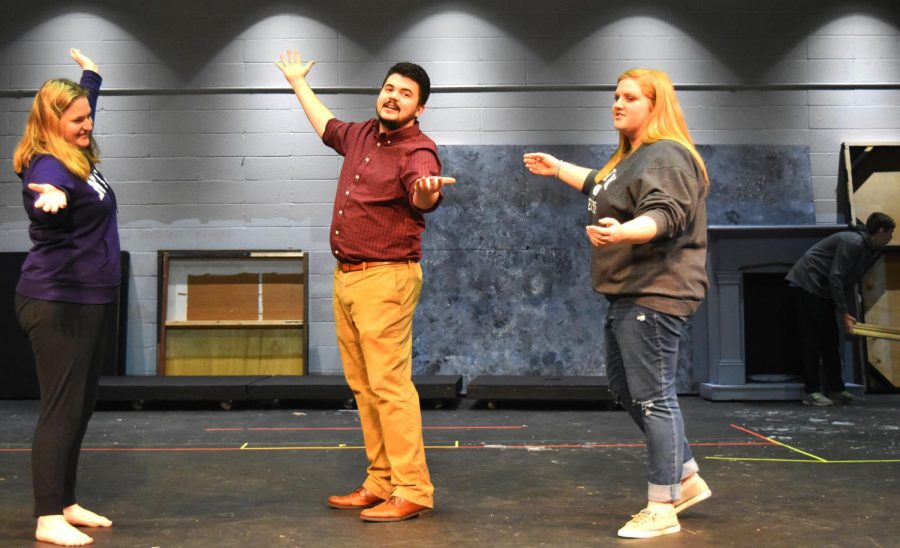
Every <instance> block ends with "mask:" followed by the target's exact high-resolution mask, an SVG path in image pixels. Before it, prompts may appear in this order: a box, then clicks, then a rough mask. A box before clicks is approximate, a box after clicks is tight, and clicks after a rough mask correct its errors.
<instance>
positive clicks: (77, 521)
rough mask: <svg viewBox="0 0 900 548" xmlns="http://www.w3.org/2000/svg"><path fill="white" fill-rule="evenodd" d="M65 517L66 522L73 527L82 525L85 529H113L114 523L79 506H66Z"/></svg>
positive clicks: (64, 509)
mask: <svg viewBox="0 0 900 548" xmlns="http://www.w3.org/2000/svg"><path fill="white" fill-rule="evenodd" d="M63 516H65V518H66V521H68V522H69V523H71V524H72V525H80V526H83V527H111V526H112V522H111V521H109V520H108V519H107V518H105V517H103V516H100V515H98V514H95V513H93V512H91V511H90V510H88V509H86V508H82V507H81V506H78V505H77V504H73V505H72V506H66V507H65V508H63Z"/></svg>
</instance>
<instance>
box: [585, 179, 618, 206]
mask: <svg viewBox="0 0 900 548" xmlns="http://www.w3.org/2000/svg"><path fill="white" fill-rule="evenodd" d="M615 180H616V170H615V169H613V170H612V171H610V172H609V173H608V174H607V175H606V177H604V178H603V182H602V183H601V184H599V185H594V188H593V190H591V196H590V197H589V198H588V211H590V212H591V213H597V201H596V200H595V199H594V197H595V196H597V195H599V194H600V191H601V190H606V187H608V186H609V183H611V182H613V181H615Z"/></svg>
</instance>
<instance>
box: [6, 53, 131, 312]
mask: <svg viewBox="0 0 900 548" xmlns="http://www.w3.org/2000/svg"><path fill="white" fill-rule="evenodd" d="M100 82H101V78H100V75H99V74H97V73H95V72H91V71H87V70H86V71H84V73H83V74H82V76H81V85H82V86H84V87H86V88H87V89H88V90H89V91H90V94H89V97H88V102H89V103H90V105H91V116H93V117H94V119H95V120H96V112H97V97H98V96H99V94H100ZM19 175H20V177H22V202H23V203H24V205H25V211H26V212H27V213H28V218H29V219H30V220H31V225H30V226H29V227H28V234H29V236H30V237H31V241H32V243H33V244H34V245H33V247H32V248H31V250H30V251H29V252H28V257H27V258H26V259H25V262H24V264H22V276H21V277H20V278H19V284H18V285H17V286H16V292H18V293H19V294H21V295H23V296H25V297H30V298H32V299H41V300H45V301H64V302H71V303H81V304H103V303H109V302H112V301H113V300H115V298H116V295H117V293H118V289H119V283H120V280H121V269H120V250H119V231H118V226H117V221H116V197H115V194H113V191H112V188H110V186H109V184H108V183H107V182H106V180H105V179H104V178H103V175H101V174H100V172H99V171H97V168H94V169H93V170H92V171H91V174H90V176H89V177H88V180H87V181H83V180H82V179H79V178H78V177H77V176H76V175H74V174H73V173H72V172H70V171H69V170H68V169H66V166H65V165H64V164H63V163H62V162H60V161H59V160H57V159H56V157H54V156H49V155H37V156H35V157H34V158H32V160H31V164H29V166H28V168H26V169H25V173H23V174H19ZM28 183H45V184H50V185H53V186H55V187H56V188H58V189H60V190H62V191H63V192H65V193H66V195H67V197H68V200H67V202H68V205H67V207H66V208H65V209H61V210H59V212H58V213H56V214H51V213H44V211H42V210H41V209H35V208H34V202H35V201H36V200H37V198H38V193H36V192H34V191H32V190H29V189H28Z"/></svg>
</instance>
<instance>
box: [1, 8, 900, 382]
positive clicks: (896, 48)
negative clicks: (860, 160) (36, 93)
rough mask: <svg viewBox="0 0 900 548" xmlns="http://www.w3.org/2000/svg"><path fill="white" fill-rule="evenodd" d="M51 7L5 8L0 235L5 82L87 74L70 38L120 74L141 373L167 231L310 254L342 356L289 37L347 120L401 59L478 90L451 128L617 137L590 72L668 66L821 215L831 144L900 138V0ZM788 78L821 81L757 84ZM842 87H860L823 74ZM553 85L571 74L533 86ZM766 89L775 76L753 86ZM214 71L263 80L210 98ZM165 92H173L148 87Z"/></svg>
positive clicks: (327, 367) (17, 233) (702, 106)
mask: <svg viewBox="0 0 900 548" xmlns="http://www.w3.org/2000/svg"><path fill="white" fill-rule="evenodd" d="M46 4H47V5H48V6H49V7H45V8H43V9H42V10H41V11H40V12H36V11H34V6H35V4H34V3H33V2H25V1H23V0H5V1H4V2H3V3H2V6H0V92H5V93H2V94H0V139H2V151H3V152H2V154H0V158H2V159H0V251H21V250H26V249H28V246H29V242H28V238H27V234H26V228H27V225H26V222H25V217H24V214H23V213H22V210H21V203H20V197H19V185H18V182H17V181H16V180H15V176H14V174H13V173H12V168H11V162H10V160H9V158H10V156H11V154H12V151H13V149H14V146H15V143H16V142H17V140H18V138H19V136H20V134H21V129H22V124H23V121H24V119H25V112H26V110H27V109H28V108H29V104H30V98H22V97H15V96H14V95H15V93H14V92H15V90H26V91H31V92H32V94H33V90H34V89H36V88H37V87H38V86H39V85H40V84H41V82H43V81H44V80H46V79H47V78H51V77H57V76H68V77H71V78H76V77H77V74H78V72H77V70H76V69H75V65H74V64H73V63H71V62H70V60H69V59H68V57H67V53H66V52H67V48H69V47H73V46H74V47H79V48H81V49H83V50H84V51H85V52H86V53H88V54H89V55H91V56H92V57H93V58H94V59H95V60H96V61H98V63H99V64H100V65H101V67H102V73H103V75H104V78H105V85H106V89H117V88H118V89H122V90H127V91H128V93H125V94H123V95H121V96H113V97H109V96H108V97H105V98H102V99H101V109H102V110H101V112H100V113H99V115H98V124H97V135H98V139H99V141H100V145H101V151H102V153H103V157H104V162H103V164H102V169H103V171H104V174H105V175H106V176H107V177H108V178H109V179H110V180H111V181H113V182H114V184H115V185H116V190H117V193H118V195H119V197H120V203H121V206H120V212H119V213H120V219H121V224H120V227H121V235H122V241H123V247H124V248H125V249H128V250H129V251H131V252H132V269H133V277H132V280H131V282H132V283H131V294H130V298H131V310H130V313H129V343H128V357H127V360H128V371H129V372H130V373H133V374H152V373H153V372H154V370H155V362H156V350H155V343H156V325H155V322H156V250H157V249H161V248H175V249H178V248H286V249H303V250H307V251H309V252H310V253H311V270H312V276H311V287H310V298H311V302H310V307H311V308H310V320H311V325H310V347H311V348H310V350H311V356H310V362H311V363H310V368H311V371H312V372H316V373H336V372H338V371H339V370H340V360H339V358H338V355H337V351H336V347H335V343H334V333H333V325H332V316H331V299H330V271H331V269H332V266H333V263H332V259H331V257H330V254H329V253H328V240H327V232H328V222H329V217H330V210H331V207H330V204H331V200H332V197H333V196H332V195H333V191H334V184H335V177H336V174H337V172H338V169H339V165H340V159H339V157H337V156H336V155H335V154H334V153H333V152H331V151H330V150H329V149H327V148H326V147H324V146H323V145H322V144H321V143H320V142H319V141H318V139H317V138H316V137H315V135H314V133H312V131H311V129H310V128H309V125H308V123H307V122H306V120H305V118H304V116H303V114H302V113H301V112H300V111H299V110H298V108H297V103H296V99H294V97H293V96H292V95H291V94H289V93H287V92H285V93H277V94H272V93H261V92H259V91H263V90H264V89H268V88H277V89H282V90H286V85H285V83H284V82H283V79H282V77H281V75H280V73H279V71H278V70H277V69H276V68H275V67H274V66H273V64H272V62H273V60H274V59H275V58H276V57H277V54H278V52H279V51H282V50H284V49H285V48H296V49H300V50H301V51H302V52H303V53H304V56H307V57H310V58H313V59H316V60H317V61H318V64H317V66H316V67H315V68H314V69H313V70H314V72H313V75H312V77H311V81H312V83H313V85H314V86H320V87H334V88H337V89H338V90H339V91H340V90H344V91H343V92H338V93H325V94H323V95H322V99H323V100H324V101H325V103H326V104H327V105H328V106H329V107H330V108H332V109H333V110H334V112H335V114H337V115H338V116H340V117H342V118H345V119H355V120H359V119H364V118H366V117H368V116H370V115H371V112H372V105H373V102H374V95H367V94H359V93H355V92H352V91H354V90H348V89H346V88H347V87H353V86H356V87H359V86H364V87H368V86H373V85H377V84H378V83H380V80H381V78H382V77H383V73H384V71H385V70H386V68H387V67H388V66H389V65H390V64H392V62H393V61H395V60H399V59H401V58H403V59H408V60H411V61H415V62H419V63H421V64H423V65H424V66H425V67H426V68H427V69H428V71H429V73H430V74H431V77H432V79H433V82H434V85H435V86H464V85H465V86H473V87H471V88H469V89H467V90H463V91H459V90H455V91H440V90H439V91H438V92H437V93H435V94H434V95H433V96H432V99H431V101H430V102H429V105H428V107H429V108H428V110H427V111H426V113H425V114H424V116H423V117H422V126H423V129H424V130H425V131H426V132H427V133H429V135H431V136H432V137H433V138H434V139H435V140H436V141H437V142H438V144H440V145H482V144H487V145H495V144H499V145H527V146H538V145H540V146H550V145H583V144H611V143H613V142H614V141H615V133H614V132H613V131H612V130H611V124H610V122H609V117H608V111H607V108H608V106H609V104H610V102H611V93H610V92H607V91H602V92H598V91H595V90H590V89H588V90H585V89H583V88H582V89H579V88H578V86H585V85H597V84H611V83H613V82H614V81H615V78H616V76H617V75H618V74H619V73H620V72H621V71H623V70H625V69H627V68H630V67H633V66H653V67H657V68H662V69H664V70H666V71H667V72H669V74H670V75H671V76H672V78H673V80H674V81H675V82H676V84H682V85H685V84H707V85H712V84H731V85H735V86H736V89H734V90H732V89H729V90H715V89H709V87H707V88H703V89H700V90H697V91H681V92H679V96H680V99H681V101H682V104H683V106H684V108H685V114H686V116H687V119H688V123H689V125H690V127H691V129H692V132H693V135H694V137H695V140H696V141H697V142H698V143H702V144H710V145H719V144H741V145H744V144H775V145H800V146H807V147H809V150H810V155H809V160H810V168H811V174H812V190H813V198H814V209H815V218H816V220H817V221H818V222H820V223H833V222H835V221H836V220H838V219H837V215H836V209H835V190H836V183H837V166H838V160H837V154H838V151H839V146H840V143H841V142H843V141H900V106H898V105H900V86H898V85H897V84H898V82H900V30H898V27H900V7H898V3H897V2H895V1H893V0H883V1H874V0H872V1H859V0H856V1H854V0H846V1H835V0H802V1H792V2H785V1H783V0H779V1H776V0H759V1H756V2H745V1H743V0H680V1H662V0H657V1H644V2H632V3H627V4H626V3H621V2H609V1H597V0H559V1H557V2H553V3H552V4H549V5H550V6H551V8H550V9H548V3H547V2H545V1H537V0H525V1H516V2H506V1H501V0H481V1H456V2H422V1H411V0H410V1H385V2H356V1H350V0H334V1H331V2H327V3H323V2H320V1H311V0H310V1H305V2H288V1H279V2H272V1H267V0H258V1H254V2H248V1H244V0H220V1H216V2H205V1H196V2H183V1H182V2H174V1H172V0H160V1H156V2H145V1H141V2H138V1H127V0H84V1H80V2H48V3H46ZM793 83H799V84H812V86H802V85H801V86H798V87H796V88H794V87H792V88H791V89H784V90H779V89H772V88H771V87H766V86H767V85H772V84H793ZM832 83H836V84H841V85H842V86H846V85H847V84H850V87H842V86H831V88H834V89H810V88H811V87H812V88H817V87H825V88H828V87H829V86H821V85H822V84H832ZM874 83H888V84H893V85H887V86H873V85H872V84H874ZM550 84H569V85H572V86H573V89H571V90H568V91H542V90H540V89H528V87H529V86H530V87H531V88H534V87H535V86H542V85H550ZM755 84H761V85H762V86H763V88H762V89H758V88H753V87H750V88H747V87H745V86H747V85H755ZM854 84H855V85H857V88H854V87H853V85H854ZM483 85H492V86H503V85H517V86H524V90H522V89H519V90H517V91H508V90H504V89H502V88H496V87H495V88H491V89H478V88H477V87H476V86H483ZM223 87H224V88H239V89H243V90H256V91H258V92H259V93H249V92H247V93H241V92H238V93H220V94H204V93H203V92H204V90H209V89H212V88H223ZM789 87H790V86H789ZM873 88H879V89H873ZM160 89H164V90H180V91H179V92H177V93H175V94H170V95H160V94H156V93H153V92H147V91H146V90H160ZM426 291H427V290H426Z"/></svg>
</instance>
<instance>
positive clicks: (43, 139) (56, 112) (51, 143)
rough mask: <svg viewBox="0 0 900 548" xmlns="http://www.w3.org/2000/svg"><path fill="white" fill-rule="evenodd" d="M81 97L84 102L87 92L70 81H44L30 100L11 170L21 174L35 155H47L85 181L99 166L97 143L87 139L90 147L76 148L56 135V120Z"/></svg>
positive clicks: (57, 131) (58, 129) (58, 128)
mask: <svg viewBox="0 0 900 548" xmlns="http://www.w3.org/2000/svg"><path fill="white" fill-rule="evenodd" d="M81 97H84V98H85V99H87V98H88V90H87V89H86V88H84V87H82V86H80V85H78V84H76V83H75V82H73V81H71V80H66V79H62V78H60V79H54V80H47V81H46V82H44V85H42V86H41V89H39V90H38V92H37V94H36V95H35V96H34V103H32V105H31V113H30V114H29V115H28V120H26V122H25V132H24V133H23V134H22V139H21V140H19V144H18V146H17V147H16V151H15V153H14V154H13V169H15V171H16V173H24V172H25V170H26V169H27V168H28V166H29V165H30V164H31V160H32V159H33V158H34V156H35V155H37V154H49V155H51V156H53V157H55V158H56V159H57V160H59V161H60V162H62V163H63V165H65V166H66V169H68V170H69V171H71V172H72V173H73V174H75V175H77V176H78V177H79V178H81V179H84V180H85V181H86V180H87V178H88V175H90V173H91V168H92V166H93V165H94V164H97V163H99V162H100V155H99V152H98V150H97V143H96V141H94V136H93V135H91V144H90V145H89V146H87V147H86V148H79V147H77V146H75V145H73V144H71V143H69V142H67V141H66V140H65V139H63V137H62V134H61V132H60V120H61V118H62V115H63V113H64V112H65V111H66V109H67V108H69V106H71V105H72V103H73V102H74V101H75V100H76V99H79V98H81Z"/></svg>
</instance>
